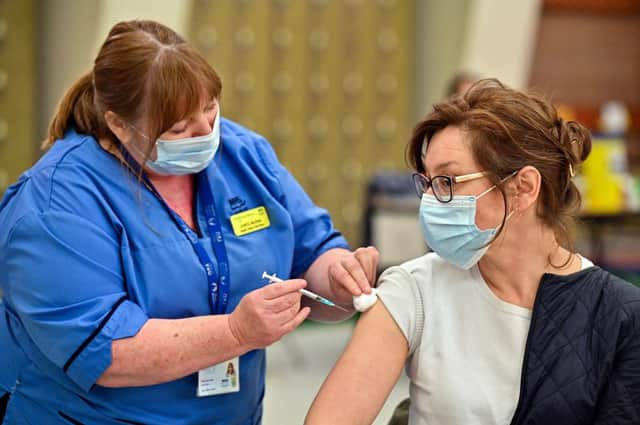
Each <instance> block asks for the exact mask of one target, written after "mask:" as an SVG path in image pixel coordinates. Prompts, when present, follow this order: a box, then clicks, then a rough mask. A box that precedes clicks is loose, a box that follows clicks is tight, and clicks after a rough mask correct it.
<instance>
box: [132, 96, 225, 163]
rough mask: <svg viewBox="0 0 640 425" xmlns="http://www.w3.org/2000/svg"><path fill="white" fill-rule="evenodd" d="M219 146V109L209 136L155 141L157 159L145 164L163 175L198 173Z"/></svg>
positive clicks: (209, 160)
mask: <svg viewBox="0 0 640 425" xmlns="http://www.w3.org/2000/svg"><path fill="white" fill-rule="evenodd" d="M219 146H220V108H218V113H217V115H216V118H215V120H214V122H213V128H212V129H211V132H210V133H209V134H205V135H204V136H198V137H187V138H184V139H174V140H163V139H158V140H156V143H155V147H156V152H157V157H156V159H155V160H151V159H149V160H147V162H146V163H145V164H146V166H147V167H149V169H151V170H152V171H153V172H155V173H158V174H163V175H184V174H194V173H198V172H200V171H202V170H204V169H205V168H207V166H208V165H209V164H210V163H211V161H212V160H213V157H214V156H215V154H216V152H217V151H218V147H219Z"/></svg>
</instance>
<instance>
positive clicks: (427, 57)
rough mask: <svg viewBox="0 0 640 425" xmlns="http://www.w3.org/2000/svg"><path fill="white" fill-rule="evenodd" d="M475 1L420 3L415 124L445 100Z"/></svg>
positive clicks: (458, 62) (459, 60)
mask: <svg viewBox="0 0 640 425" xmlns="http://www.w3.org/2000/svg"><path fill="white" fill-rule="evenodd" d="M471 1H472V0H447V1H443V0H417V2H418V13H417V14H416V17H417V21H418V22H417V24H416V28H417V31H416V37H417V42H416V46H417V48H416V65H417V72H416V80H417V81H416V93H417V98H416V101H415V114H414V115H415V120H416V121H417V120H418V119H420V118H422V116H424V114H425V113H426V112H427V111H429V110H430V109H431V105H432V104H433V102H436V101H437V100H439V99H441V98H442V97H443V96H444V94H445V90H446V87H447V84H448V82H449V79H450V78H451V76H452V75H453V74H454V73H456V72H457V71H458V70H459V68H460V63H461V58H462V49H463V43H464V41H465V37H466V29H465V28H466V27H465V24H466V22H467V15H468V13H469V9H470V3H471Z"/></svg>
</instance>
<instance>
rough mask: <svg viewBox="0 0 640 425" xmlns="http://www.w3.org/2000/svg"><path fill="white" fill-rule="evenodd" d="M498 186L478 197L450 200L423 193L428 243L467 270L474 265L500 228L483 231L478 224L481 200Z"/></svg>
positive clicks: (422, 221) (423, 222) (423, 224)
mask: <svg viewBox="0 0 640 425" xmlns="http://www.w3.org/2000/svg"><path fill="white" fill-rule="evenodd" d="M494 188H495V186H492V187H491V188H489V189H488V190H486V191H484V192H483V193H481V194H480V195H478V196H474V195H458V196H454V197H453V198H452V199H451V201H450V202H447V203H442V202H440V201H438V200H437V199H436V198H435V196H433V195H429V194H426V193H425V194H424V195H422V201H421V202H420V225H421V227H422V233H423V235H424V239H425V241H426V243H427V245H429V247H430V248H431V249H432V250H433V251H435V252H436V253H437V254H438V255H439V256H440V257H442V258H443V259H444V260H445V261H448V262H450V263H451V264H454V265H456V266H458V267H460V268H462V269H465V270H466V269H470V268H471V267H473V266H474V265H475V264H476V263H477V262H478V261H479V260H480V258H482V256H483V255H484V254H485V252H487V249H489V242H490V241H491V240H492V239H493V237H494V236H495V234H496V232H497V231H498V229H499V228H500V226H498V227H496V228H493V229H486V230H480V229H478V226H476V204H477V201H478V199H480V198H481V197H482V196H484V195H485V194H487V193H489V192H490V191H491V190H493V189H494ZM509 217H511V213H510V214H509V215H508V216H507V219H509Z"/></svg>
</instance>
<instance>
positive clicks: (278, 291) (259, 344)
mask: <svg viewBox="0 0 640 425" xmlns="http://www.w3.org/2000/svg"><path fill="white" fill-rule="evenodd" d="M305 286H307V282H306V281H305V280H302V279H292V280H285V281H284V282H276V283H272V284H269V285H267V286H265V287H263V288H260V289H256V290H255V291H252V292H249V293H248V294H247V295H245V296H244V297H242V299H241V300H240V303H239V304H238V306H237V307H236V309H235V310H234V311H233V313H231V314H230V315H229V327H230V328H231V332H232V333H233V335H234V336H235V338H236V339H237V340H238V342H239V343H240V345H243V346H247V347H248V348H249V349H251V350H253V349H256V348H264V347H267V346H269V345H271V344H273V343H274V342H276V341H278V340H279V339H280V338H282V337H283V336H284V335H286V334H288V333H289V332H291V331H292V330H294V329H295V328H297V327H298V326H299V325H300V324H301V323H302V322H303V321H304V319H306V318H307V316H308V315H309V312H310V311H311V309H310V308H309V307H304V308H303V309H300V297H301V295H302V294H301V293H300V292H299V290H300V289H302V288H304V287H305Z"/></svg>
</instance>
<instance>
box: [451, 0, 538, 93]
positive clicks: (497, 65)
mask: <svg viewBox="0 0 640 425" xmlns="http://www.w3.org/2000/svg"><path fill="white" fill-rule="evenodd" d="M541 10H542V1H541V0H518V1H513V0H473V1H472V2H471V4H470V9H469V14H468V19H467V22H466V25H465V27H466V38H465V40H464V46H463V49H462V58H461V61H460V66H461V68H462V69H466V70H470V71H475V72H477V73H479V74H481V75H482V76H484V77H497V78H499V79H500V80H502V81H503V82H504V83H506V84H509V85H511V86H513V87H516V88H525V87H526V85H527V83H528V81H529V70H530V68H531V59H532V57H533V51H534V48H535V46H534V43H535V39H536V31H537V26H538V21H539V19H540V13H541Z"/></svg>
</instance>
